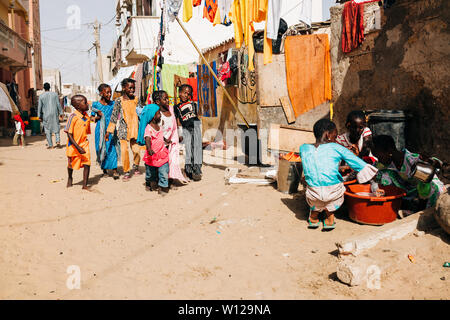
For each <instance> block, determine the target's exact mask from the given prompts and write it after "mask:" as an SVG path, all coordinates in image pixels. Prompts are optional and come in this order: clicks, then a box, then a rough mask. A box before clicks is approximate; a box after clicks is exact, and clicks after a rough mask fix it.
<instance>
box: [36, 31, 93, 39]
mask: <svg viewBox="0 0 450 320" xmlns="http://www.w3.org/2000/svg"><path fill="white" fill-rule="evenodd" d="M85 34H86V31H84V32H83V33H82V34H80V35H79V36H77V37H76V38H73V39H71V40H55V39H51V38H48V37H46V36H42V38H44V39H45V40H49V41H54V42H72V41H75V40H78V39H80V38H81V37H82V36H84V35H85Z"/></svg>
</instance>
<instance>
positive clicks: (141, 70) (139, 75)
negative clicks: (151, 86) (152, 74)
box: [134, 63, 144, 99]
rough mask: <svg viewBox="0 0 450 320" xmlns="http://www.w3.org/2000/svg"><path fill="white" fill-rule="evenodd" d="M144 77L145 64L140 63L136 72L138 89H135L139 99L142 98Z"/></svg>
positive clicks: (135, 78)
mask: <svg viewBox="0 0 450 320" xmlns="http://www.w3.org/2000/svg"><path fill="white" fill-rule="evenodd" d="M143 77H144V64H142V63H140V64H138V66H137V68H136V73H135V74H134V80H135V81H136V90H135V96H136V97H138V98H139V99H140V98H141V92H143V91H142V79H143Z"/></svg>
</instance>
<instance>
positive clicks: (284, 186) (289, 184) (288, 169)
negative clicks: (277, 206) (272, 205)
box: [277, 159, 302, 194]
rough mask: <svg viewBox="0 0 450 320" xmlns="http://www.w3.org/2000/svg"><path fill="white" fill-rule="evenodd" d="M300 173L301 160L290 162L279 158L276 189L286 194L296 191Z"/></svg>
mask: <svg viewBox="0 0 450 320" xmlns="http://www.w3.org/2000/svg"><path fill="white" fill-rule="evenodd" d="M301 173H302V165H301V162H294V161H293V162H290V161H287V160H285V159H280V161H279V163H278V174H277V190H278V191H280V192H282V193H286V194H292V193H297V191H298V185H299V184H300V178H301Z"/></svg>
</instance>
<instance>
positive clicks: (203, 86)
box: [197, 61, 217, 117]
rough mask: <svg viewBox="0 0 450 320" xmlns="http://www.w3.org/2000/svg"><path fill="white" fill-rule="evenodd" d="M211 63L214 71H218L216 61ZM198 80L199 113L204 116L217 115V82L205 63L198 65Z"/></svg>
mask: <svg viewBox="0 0 450 320" xmlns="http://www.w3.org/2000/svg"><path fill="white" fill-rule="evenodd" d="M210 65H211V68H212V69H213V71H214V72H215V73H217V70H216V62H215V61H214V62H213V63H212V64H210ZM197 81H198V115H199V116H203V117H217V100H216V88H217V82H216V80H215V79H214V77H213V76H212V75H211V73H210V72H209V69H208V67H207V66H206V65H205V64H203V65H198V66H197Z"/></svg>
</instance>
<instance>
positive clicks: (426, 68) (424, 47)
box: [331, 0, 450, 161]
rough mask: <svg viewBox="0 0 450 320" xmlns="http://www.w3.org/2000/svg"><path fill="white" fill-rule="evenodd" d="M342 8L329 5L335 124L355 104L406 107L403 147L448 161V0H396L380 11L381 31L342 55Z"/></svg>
mask: <svg viewBox="0 0 450 320" xmlns="http://www.w3.org/2000/svg"><path fill="white" fill-rule="evenodd" d="M367 6H377V3H375V4H370V5H366V7H367ZM342 10H343V5H340V6H336V7H333V8H331V20H332V37H331V58H332V73H333V77H332V78H333V100H334V102H335V104H334V105H335V119H334V120H335V121H336V123H337V125H338V127H339V129H341V130H342V129H343V128H344V125H345V123H344V122H345V118H346V115H347V113H348V112H349V111H351V110H354V109H363V110H378V109H401V110H409V111H410V112H411V115H412V119H411V120H410V121H409V123H408V125H409V130H408V134H407V137H406V138H407V141H406V144H407V148H409V149H412V150H414V151H416V152H425V153H428V154H431V155H436V156H438V157H440V158H442V159H444V160H446V161H449V160H450V149H449V148H448V145H449V144H450V131H449V125H448V124H449V118H450V115H449V102H450V101H449V97H450V90H449V83H450V78H449V74H448V70H450V60H449V53H450V35H449V31H450V26H449V21H450V1H448V0H397V1H396V3H395V4H394V6H392V7H391V8H389V9H386V10H384V11H382V19H381V30H379V31H374V32H371V33H369V34H367V35H366V40H365V42H364V43H363V45H362V46H361V48H359V49H357V50H355V51H354V52H352V53H350V54H346V55H344V54H343V53H342V49H341V42H340V41H341V30H342V18H341V17H342ZM366 10H370V8H369V9H367V8H366Z"/></svg>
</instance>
